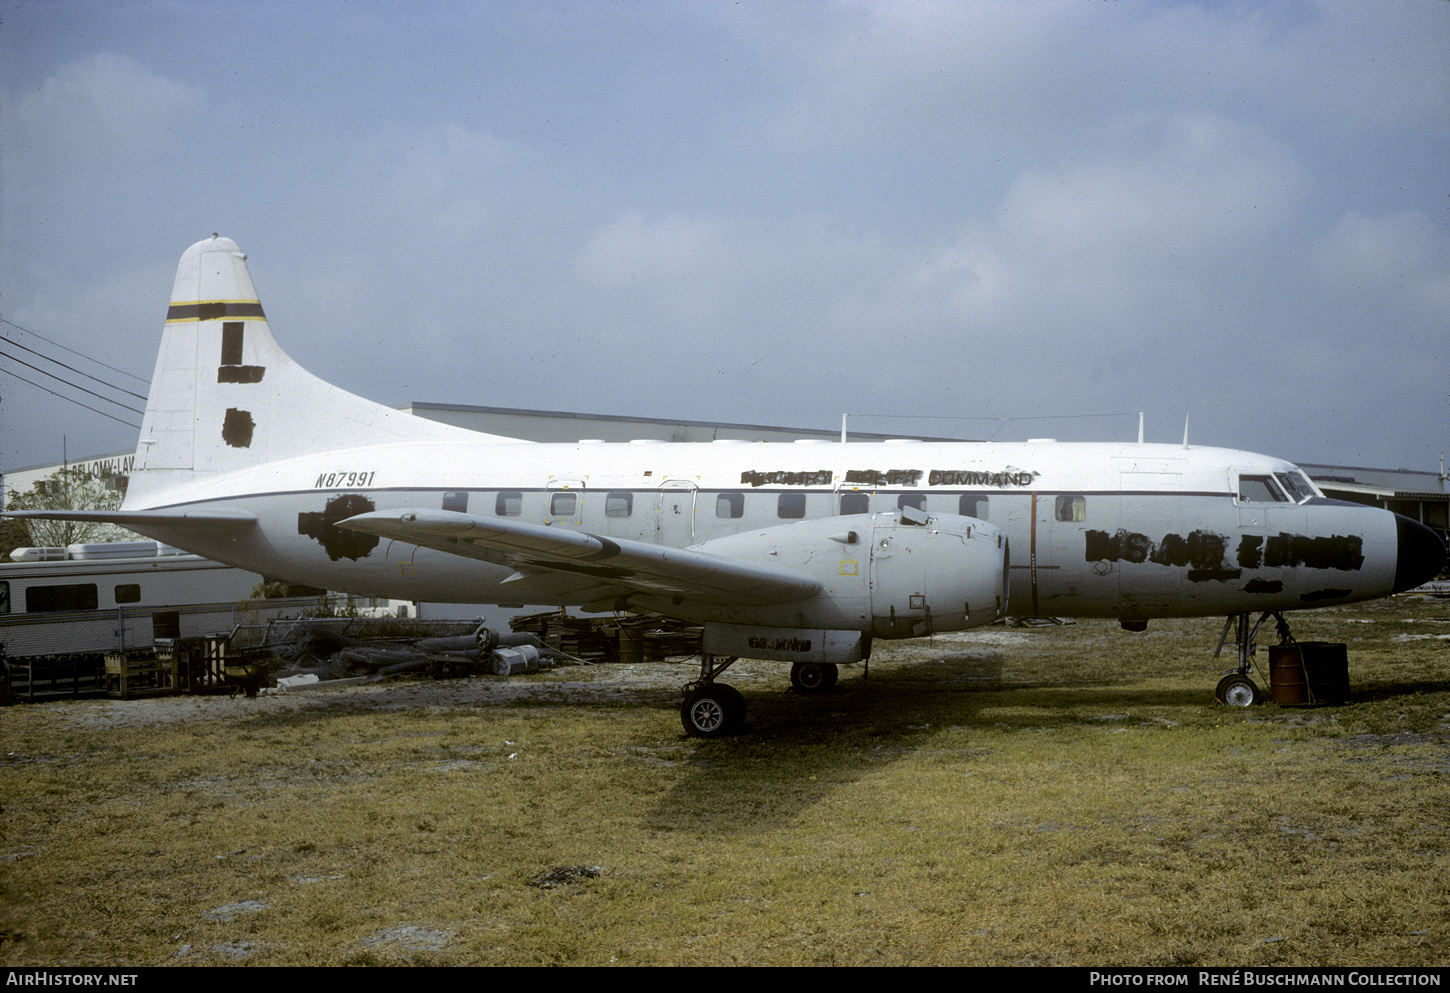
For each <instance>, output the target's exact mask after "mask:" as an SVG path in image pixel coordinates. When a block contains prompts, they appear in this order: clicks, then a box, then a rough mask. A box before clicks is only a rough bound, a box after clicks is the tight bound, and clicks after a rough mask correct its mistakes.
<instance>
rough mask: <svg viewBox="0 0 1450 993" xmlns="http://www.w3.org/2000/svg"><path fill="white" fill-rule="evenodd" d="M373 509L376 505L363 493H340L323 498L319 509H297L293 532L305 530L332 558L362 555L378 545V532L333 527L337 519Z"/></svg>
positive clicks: (365, 554)
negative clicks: (325, 500) (310, 510)
mask: <svg viewBox="0 0 1450 993" xmlns="http://www.w3.org/2000/svg"><path fill="white" fill-rule="evenodd" d="M374 510H377V506H376V505H375V504H374V503H373V502H372V501H371V500H369V499H368V498H367V497H365V496H359V495H358V494H356V493H344V494H343V495H342V496H337V497H333V498H332V499H331V500H329V501H327V506H326V507H324V508H323V509H322V511H321V513H316V512H313V513H307V512H304V513H301V514H298V515H297V533H298V534H305V535H307V537H309V538H312V539H314V540H315V541H317V543H318V544H320V545H321V546H322V547H323V548H325V549H326V550H327V557H328V558H330V559H332V561H334V562H336V561H337V560H338V559H340V558H349V559H353V560H354V561H356V560H357V559H361V558H366V557H367V556H368V555H369V554H370V553H371V552H372V550H373V549H374V548H377V547H378V536H377V535H375V534H364V533H362V532H361V531H344V530H343V529H342V528H339V527H336V526H335V525H336V524H337V522H338V521H342V520H346V519H347V518H349V517H354V516H356V515H358V514H367V513H371V512H372V511H374Z"/></svg>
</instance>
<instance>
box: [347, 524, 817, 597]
mask: <svg viewBox="0 0 1450 993" xmlns="http://www.w3.org/2000/svg"><path fill="white" fill-rule="evenodd" d="M337 526H338V527H340V528H348V529H350V530H353V531H363V532H366V533H367V534H375V535H379V536H380V537H384V538H392V539H395V540H397V541H405V542H408V543H410V544H414V545H421V546H423V547H424V548H432V549H435V550H437V551H440V552H447V553H449V554H451V555H461V556H464V557H467V558H474V559H481V560H483V561H485V562H491V563H493V564H495V565H503V566H508V567H509V568H512V569H514V570H515V573H514V575H512V576H510V577H509V578H508V579H507V580H505V583H506V584H507V585H508V586H509V588H510V589H517V590H519V591H520V595H521V597H522V596H523V594H524V593H535V594H541V595H546V596H548V597H550V598H561V599H564V600H568V601H573V602H576V603H602V602H606V601H609V600H618V599H621V598H623V597H627V596H629V595H630V594H633V593H649V594H654V595H660V596H668V597H677V598H680V599H682V600H686V599H687V600H696V601H703V602H705V603H727V604H735V605H739V606H763V605H766V604H776V603H791V602H794V601H796V600H802V599H804V598H806V597H808V596H811V595H813V594H815V593H816V592H818V591H819V590H820V589H821V584H820V583H819V582H817V581H816V580H814V579H811V578H810V577H808V576H803V575H801V574H799V573H795V572H791V571H789V570H787V569H779V568H768V567H764V566H759V565H753V564H750V563H746V562H740V561H737V560H734V559H730V558H726V557H725V556H723V555H715V554H711V553H709V552H699V551H692V550H690V549H685V548H670V547H667V546H664V545H654V544H650V543H649V542H644V541H631V540H628V539H623V538H605V537H601V536H599V535H594V534H588V533H584V532H580V531H568V530H565V529H563V528H555V527H549V526H546V525H540V524H525V523H523V522H519V521H510V520H506V519H500V518H493V517H475V516H474V515H472V514H460V513H456V512H454V511H449V510H423V509H412V508H410V509H407V510H384V511H375V512H373V513H368V514H359V515H357V516H356V517H349V518H347V519H346V520H343V521H339V522H338V523H337ZM524 599H527V598H526V597H524Z"/></svg>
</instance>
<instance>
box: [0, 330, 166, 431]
mask: <svg viewBox="0 0 1450 993" xmlns="http://www.w3.org/2000/svg"><path fill="white" fill-rule="evenodd" d="M6 340H9V339H6ZM21 347H24V346H21ZM0 356H3V357H4V358H7V359H9V360H10V361H11V362H19V363H20V364H21V365H23V366H25V368H27V369H34V370H35V371H36V372H38V373H40V374H41V375H42V376H49V377H50V378H51V379H53V380H55V381H56V382H57V383H65V385H66V386H69V387H70V388H71V389H73V390H80V391H81V392H82V393H89V394H90V395H91V396H93V397H95V398H96V399H97V400H104V401H105V402H106V403H111V404H115V405H116V406H117V407H120V408H121V409H122V410H129V411H130V412H131V413H133V414H140V413H142V411H139V410H137V409H136V408H135V407H128V406H127V405H126V404H124V403H122V402H121V401H119V400H112V399H111V398H110V397H106V396H101V394H99V393H97V392H96V391H95V390H88V389H86V388H85V387H84V386H78V385H76V384H75V383H69V382H66V381H65V380H64V379H61V378H60V377H59V376H57V375H56V374H55V373H53V372H46V371H45V370H44V369H42V368H40V366H37V365H31V364H30V363H29V362H26V361H25V360H24V359H18V358H16V357H15V356H13V355H8V354H6V353H5V352H0ZM7 371H8V370H7ZM11 375H12V376H13V375H15V374H14V373H11ZM15 378H16V379H19V378H20V377H19V376H16V377H15ZM26 382H30V381H29V380H26ZM30 385H31V386H37V385H38V384H36V383H30ZM40 388H41V389H45V387H43V386H42V387H40ZM46 392H47V393H50V392H51V391H50V390H46ZM54 395H55V396H61V394H59V393H56V394H54ZM132 396H135V394H134V393H133V394H132ZM61 398H62V399H70V398H69V397H61ZM142 399H145V398H144V397H142ZM81 406H82V407H85V406H86V405H85V404H81ZM87 409H88V410H94V409H95V408H94V407H88V408H87ZM97 413H100V411H97Z"/></svg>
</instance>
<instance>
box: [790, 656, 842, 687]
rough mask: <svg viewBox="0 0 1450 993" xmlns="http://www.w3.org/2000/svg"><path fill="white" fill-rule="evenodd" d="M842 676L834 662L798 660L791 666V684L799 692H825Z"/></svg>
mask: <svg viewBox="0 0 1450 993" xmlns="http://www.w3.org/2000/svg"><path fill="white" fill-rule="evenodd" d="M840 676H841V669H840V666H838V665H836V663H834V662H797V663H795V664H794V665H792V666H791V667H790V685H791V688H792V689H794V690H795V691H797V692H798V693H824V692H825V691H826V690H828V689H830V688H831V687H832V686H835V685H836V680H837V679H839V678H840Z"/></svg>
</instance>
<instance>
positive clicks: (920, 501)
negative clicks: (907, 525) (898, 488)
mask: <svg viewBox="0 0 1450 993" xmlns="http://www.w3.org/2000/svg"><path fill="white" fill-rule="evenodd" d="M907 507H915V508H916V509H917V510H921V511H925V510H926V494H925V493H903V494H901V496H899V497H897V498H896V509H897V510H905V509H906V508H907Z"/></svg>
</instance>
